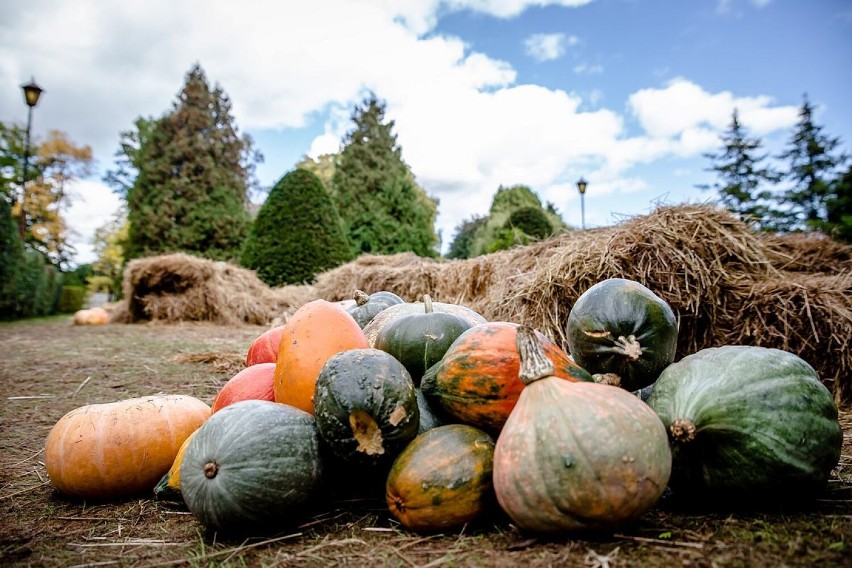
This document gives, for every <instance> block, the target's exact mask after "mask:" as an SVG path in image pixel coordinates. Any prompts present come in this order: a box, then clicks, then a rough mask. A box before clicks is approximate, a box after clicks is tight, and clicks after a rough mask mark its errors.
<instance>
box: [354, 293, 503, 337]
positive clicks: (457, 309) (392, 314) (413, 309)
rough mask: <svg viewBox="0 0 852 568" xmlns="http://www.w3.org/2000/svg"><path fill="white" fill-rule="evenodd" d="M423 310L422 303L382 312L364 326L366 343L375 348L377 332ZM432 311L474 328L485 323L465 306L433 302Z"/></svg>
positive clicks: (482, 318)
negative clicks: (455, 318)
mask: <svg viewBox="0 0 852 568" xmlns="http://www.w3.org/2000/svg"><path fill="white" fill-rule="evenodd" d="M424 310H425V307H424V305H423V302H412V303H408V302H404V303H402V304H396V305H393V306H391V307H389V308H386V309H384V310H382V311H381V312H380V313H379V314H378V315H377V316H376V317H374V318H373V320H372V321H371V322H370V323H368V324H367V325H366V326H364V335H366V336H367V341H369V342H370V347H375V346H376V339H377V338H378V336H379V332H381V331H382V329H384V328H385V326H387V325H390V324H391V323H392V322H394V321H396V320H398V319H399V318H403V317H405V316H410V315H413V314H422V313H423V312H424ZM432 311H434V312H445V313H448V314H453V315H456V316H459V317H460V318H462V319H464V320H467V321H469V322H470V324H471V325H474V326H475V325H479V324H482V323H485V321H486V320H485V318H484V317H482V316H481V315H479V314H478V313H477V312H475V311H474V310H472V309H470V308H468V307H467V306H462V305H461V304H447V303H444V302H435V301H433V302H432Z"/></svg>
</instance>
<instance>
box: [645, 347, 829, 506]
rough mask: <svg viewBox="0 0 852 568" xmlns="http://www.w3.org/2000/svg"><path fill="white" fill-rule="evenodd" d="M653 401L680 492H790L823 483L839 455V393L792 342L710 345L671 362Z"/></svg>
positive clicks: (782, 497) (784, 495)
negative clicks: (786, 347) (791, 348)
mask: <svg viewBox="0 0 852 568" xmlns="http://www.w3.org/2000/svg"><path fill="white" fill-rule="evenodd" d="M648 404H649V405H650V406H651V407H652V408H653V409H654V411H656V413H657V415H658V416H659V417H660V419H661V420H662V421H663V424H665V426H666V428H667V429H668V431H669V439H670V443H671V446H672V457H673V464H672V479H671V485H672V488H673V490H676V491H677V492H680V493H681V494H685V495H693V496H708V495H712V496H728V497H732V498H736V499H738V500H739V499H742V498H747V499H751V498H758V497H769V498H771V499H772V500H773V501H775V502H781V501H786V500H789V499H790V498H795V497H799V496H803V495H809V494H813V492H815V491H818V490H819V489H821V488H822V487H823V486H824V485H825V483H826V481H827V479H828V475H829V472H830V471H831V470H832V469H833V468H834V466H836V465H837V463H838V460H839V459H840V447H841V443H842V433H841V429H840V424H839V422H838V419H837V408H836V406H835V405H834V400H833V398H832V396H831V393H830V392H829V391H828V389H827V388H826V387H825V386H824V385H823V384H822V383H821V382H820V380H819V377H818V376H817V374H816V372H815V371H814V370H813V368H812V367H811V366H810V365H809V364H808V363H806V362H805V361H803V360H802V359H801V358H799V357H798V356H796V355H794V354H792V353H788V352H786V351H781V350H778V349H768V348H763V347H748V346H725V347H718V348H709V349H704V350H702V351H699V352H698V353H695V354H693V355H690V356H687V357H684V358H683V359H682V360H681V361H679V362H677V363H674V364H672V365H670V366H669V367H668V368H667V369H666V370H665V371H663V373H662V374H661V375H660V378H659V379H658V380H657V382H656V384H655V385H654V390H653V392H652V393H651V396H650V398H649V399H648Z"/></svg>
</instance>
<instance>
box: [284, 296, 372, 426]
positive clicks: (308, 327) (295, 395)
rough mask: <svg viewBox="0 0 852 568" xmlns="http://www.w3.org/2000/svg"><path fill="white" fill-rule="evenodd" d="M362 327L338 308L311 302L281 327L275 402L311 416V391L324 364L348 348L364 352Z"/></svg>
mask: <svg viewBox="0 0 852 568" xmlns="http://www.w3.org/2000/svg"><path fill="white" fill-rule="evenodd" d="M368 347H369V343H368V342H367V337H366V336H365V335H364V332H363V331H362V330H361V327H360V326H359V325H358V324H357V323H356V322H355V320H354V319H353V318H352V316H351V315H349V314H348V313H346V312H345V311H344V310H343V309H342V308H341V307H340V306H338V305H336V304H333V303H331V302H327V301H325V300H314V301H312V302H308V303H307V304H305V305H303V306H302V307H301V308H299V309H298V310H296V313H294V314H293V316H292V317H291V318H290V320H289V321H288V322H287V323H286V324H285V325H284V332H283V335H282V337H281V345H280V347H279V349H278V361H277V363H276V365H275V379H274V390H275V401H276V402H282V403H284V404H289V405H290V406H295V407H296V408H300V409H302V410H304V411H305V412H309V413H311V414H314V390H315V389H316V383H317V377H319V373H320V370H322V367H323V365H325V362H326V361H328V360H329V359H330V358H331V357H332V356H333V355H336V354H337V353H340V352H341V351H347V350H349V349H367V348H368Z"/></svg>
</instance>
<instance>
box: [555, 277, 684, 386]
mask: <svg viewBox="0 0 852 568" xmlns="http://www.w3.org/2000/svg"><path fill="white" fill-rule="evenodd" d="M566 330H567V341H568V350H569V351H570V353H571V356H572V357H573V358H574V361H576V362H577V364H578V365H580V366H581V367H583V368H584V369H586V370H587V371H588V372H589V373H591V374H592V375H604V374H606V375H609V378H610V380H608V381H607V384H615V385H616V386H620V387H622V388H624V389H626V390H629V391H635V390H639V389H641V388H643V387H646V386H648V385H649V384H651V383H653V382H654V381H655V380H656V379H657V377H658V376H659V375H660V373H661V372H662V371H663V369H665V368H666V367H667V366H668V365H669V364H671V363H672V361H674V357H675V351H676V350H677V334H678V323H677V318H675V315H674V312H673V311H672V309H671V307H670V306H669V305H668V304H667V303H666V302H665V300H663V299H662V298H660V297H659V296H657V295H656V294H654V293H653V292H652V291H651V290H649V289H648V288H646V287H645V286H643V285H642V284H640V283H639V282H635V281H633V280H627V279H624V278H610V279H608V280H604V281H602V282H598V283H597V284H595V285H594V286H592V287H591V288H589V289H588V290H586V291H585V292H583V294H582V295H580V297H579V298H578V299H577V302H576V303H575V304H574V306H573V307H572V308H571V311H570V313H569V314H568V323H567V325H566ZM611 379H615V382H612V380H611Z"/></svg>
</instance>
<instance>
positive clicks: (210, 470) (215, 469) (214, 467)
mask: <svg viewBox="0 0 852 568" xmlns="http://www.w3.org/2000/svg"><path fill="white" fill-rule="evenodd" d="M217 473H219V464H217V463H216V462H209V463H206V464H204V477H206V478H207V479H213V478H214V477H216V474H217Z"/></svg>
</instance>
